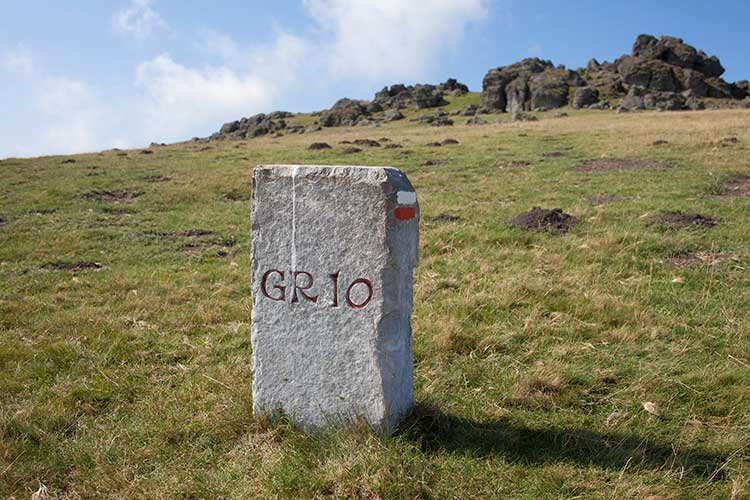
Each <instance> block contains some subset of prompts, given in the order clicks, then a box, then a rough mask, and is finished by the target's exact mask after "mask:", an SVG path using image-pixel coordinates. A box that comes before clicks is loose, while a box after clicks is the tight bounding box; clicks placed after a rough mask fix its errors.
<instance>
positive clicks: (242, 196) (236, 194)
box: [224, 189, 250, 202]
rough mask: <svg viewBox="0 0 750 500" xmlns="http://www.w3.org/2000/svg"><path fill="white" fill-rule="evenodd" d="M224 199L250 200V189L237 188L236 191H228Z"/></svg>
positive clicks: (234, 200) (235, 200)
mask: <svg viewBox="0 0 750 500" xmlns="http://www.w3.org/2000/svg"><path fill="white" fill-rule="evenodd" d="M224 199H225V200H226V201H233V202H237V201H248V200H249V199H250V190H247V191H240V190H238V189H235V190H234V191H229V192H228V193H224Z"/></svg>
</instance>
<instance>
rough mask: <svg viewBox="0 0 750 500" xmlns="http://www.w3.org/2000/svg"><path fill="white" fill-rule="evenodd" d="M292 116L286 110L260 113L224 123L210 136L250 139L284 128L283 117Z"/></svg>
mask: <svg viewBox="0 0 750 500" xmlns="http://www.w3.org/2000/svg"><path fill="white" fill-rule="evenodd" d="M290 116H292V114H291V113H289V112H286V111H274V112H273V113H270V114H268V115H266V114H263V113H260V114H257V115H253V116H250V117H248V118H242V119H240V120H236V121H233V122H228V123H225V124H224V125H222V126H221V129H220V130H219V131H218V132H217V133H215V134H213V135H212V136H211V139H252V138H253V137H258V136H261V135H266V134H270V133H272V132H277V131H280V130H283V129H285V128H286V126H287V125H286V122H285V121H284V118H289V117H290Z"/></svg>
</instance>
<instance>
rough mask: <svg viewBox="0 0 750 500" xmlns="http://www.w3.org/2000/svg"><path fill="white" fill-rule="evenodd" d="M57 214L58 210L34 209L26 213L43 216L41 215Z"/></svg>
mask: <svg viewBox="0 0 750 500" xmlns="http://www.w3.org/2000/svg"><path fill="white" fill-rule="evenodd" d="M55 212H57V209H56V208H32V209H29V210H28V211H27V212H26V215H37V216H41V215H49V214H54V213H55Z"/></svg>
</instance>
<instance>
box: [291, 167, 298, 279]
mask: <svg viewBox="0 0 750 500" xmlns="http://www.w3.org/2000/svg"><path fill="white" fill-rule="evenodd" d="M298 170H299V169H298V168H297V167H292V255H291V259H290V260H291V262H290V263H289V267H291V269H292V279H294V271H296V270H297V241H296V240H297V235H296V233H297V172H298Z"/></svg>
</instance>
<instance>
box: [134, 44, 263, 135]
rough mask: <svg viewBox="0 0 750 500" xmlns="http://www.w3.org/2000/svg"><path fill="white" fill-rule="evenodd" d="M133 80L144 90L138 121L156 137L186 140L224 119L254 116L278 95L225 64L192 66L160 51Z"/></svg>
mask: <svg viewBox="0 0 750 500" xmlns="http://www.w3.org/2000/svg"><path fill="white" fill-rule="evenodd" d="M136 80H137V84H138V86H139V87H140V88H141V89H142V90H143V92H144V94H143V95H142V100H141V102H140V106H141V107H140V109H139V110H138V111H139V112H140V119H141V120H142V122H143V125H144V129H145V130H146V131H148V133H150V134H152V135H153V137H154V139H156V138H157V137H158V138H159V140H178V139H186V138H187V135H190V134H191V133H192V134H193V135H195V133H197V132H196V131H201V132H204V131H205V129H206V127H211V128H210V129H211V130H213V129H218V127H219V126H220V125H221V121H222V120H227V119H229V118H228V117H230V118H238V117H239V116H240V115H247V114H252V113H253V112H254V110H258V109H263V108H265V107H266V106H267V105H268V104H269V103H270V102H273V101H274V99H275V98H276V97H277V95H276V89H275V87H274V85H273V84H271V83H269V82H267V81H265V80H263V79H262V78H259V77H258V76H255V75H253V74H250V73H246V74H241V73H238V72H235V71H233V70H232V69H230V68H228V67H226V66H219V67H207V68H203V69H191V68H188V67H186V66H183V65H180V64H178V63H176V62H175V61H173V60H172V58H171V57H170V56H169V55H167V54H163V55H160V56H158V57H155V58H154V59H152V60H150V61H147V62H145V63H142V64H141V65H140V66H139V67H138V70H137V77H136Z"/></svg>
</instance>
